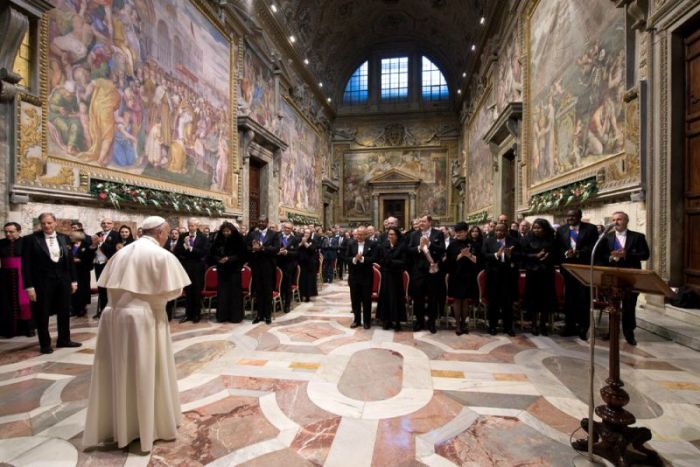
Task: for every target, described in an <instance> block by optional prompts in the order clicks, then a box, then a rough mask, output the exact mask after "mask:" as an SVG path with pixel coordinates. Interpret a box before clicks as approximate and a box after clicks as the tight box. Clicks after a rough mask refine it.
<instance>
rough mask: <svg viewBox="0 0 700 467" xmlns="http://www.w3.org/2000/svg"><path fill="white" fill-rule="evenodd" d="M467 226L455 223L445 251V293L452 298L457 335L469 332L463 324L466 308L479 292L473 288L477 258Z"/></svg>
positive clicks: (463, 223)
mask: <svg viewBox="0 0 700 467" xmlns="http://www.w3.org/2000/svg"><path fill="white" fill-rule="evenodd" d="M468 228H469V226H468V225H467V224H466V223H465V222H459V223H458V224H457V225H455V236H454V238H453V239H452V241H451V242H450V245H449V246H448V247H447V252H446V253H445V256H446V265H447V272H448V274H449V275H450V276H449V278H448V284H447V294H448V296H450V297H452V298H453V299H454V302H453V304H452V308H453V309H454V312H455V319H456V320H457V330H456V333H457V335H458V336H461V335H462V334H467V333H469V326H468V325H465V320H466V317H467V308H468V306H469V302H470V300H472V301H473V300H475V296H476V297H478V294H479V290H478V288H476V290H475V286H476V274H477V262H478V259H477V257H476V256H475V255H474V253H473V251H472V246H471V245H472V244H471V242H470V241H469V239H468V238H467V236H468V230H467V229H468Z"/></svg>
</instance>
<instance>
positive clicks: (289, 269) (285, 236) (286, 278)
mask: <svg viewBox="0 0 700 467" xmlns="http://www.w3.org/2000/svg"><path fill="white" fill-rule="evenodd" d="M298 256H299V239H298V238H297V237H296V235H294V233H293V232H292V224H290V223H289V222H285V223H284V224H282V233H281V234H280V250H279V252H278V253H277V266H278V267H279V268H280V269H281V270H282V290H281V292H282V303H283V304H284V312H285V313H289V310H290V307H291V303H292V283H293V282H294V276H296V274H297V257H298Z"/></svg>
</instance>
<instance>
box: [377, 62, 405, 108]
mask: <svg viewBox="0 0 700 467" xmlns="http://www.w3.org/2000/svg"><path fill="white" fill-rule="evenodd" d="M381 69H382V81H381V84H382V90H381V97H382V99H384V100H398V99H400V98H401V99H403V98H405V97H406V96H408V57H396V58H385V59H382V66H381Z"/></svg>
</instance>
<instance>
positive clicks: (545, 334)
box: [540, 326, 549, 336]
mask: <svg viewBox="0 0 700 467" xmlns="http://www.w3.org/2000/svg"><path fill="white" fill-rule="evenodd" d="M540 332H541V333H542V335H543V336H548V335H549V331H548V330H547V326H542V329H541V330H540Z"/></svg>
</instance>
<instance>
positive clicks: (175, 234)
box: [163, 229, 180, 321]
mask: <svg viewBox="0 0 700 467" xmlns="http://www.w3.org/2000/svg"><path fill="white" fill-rule="evenodd" d="M179 238H180V231H179V230H178V229H170V236H169V237H168V240H166V241H165V245H163V248H166V249H167V250H168V251H170V253H172V254H175V248H176V247H177V243H178V242H177V241H178V239H179ZM176 257H177V256H176ZM178 261H179V260H178ZM176 302H177V300H170V301H169V302H168V304H167V305H166V306H165V311H166V312H167V313H168V321H170V320H171V319H173V313H174V312H175V305H176Z"/></svg>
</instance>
